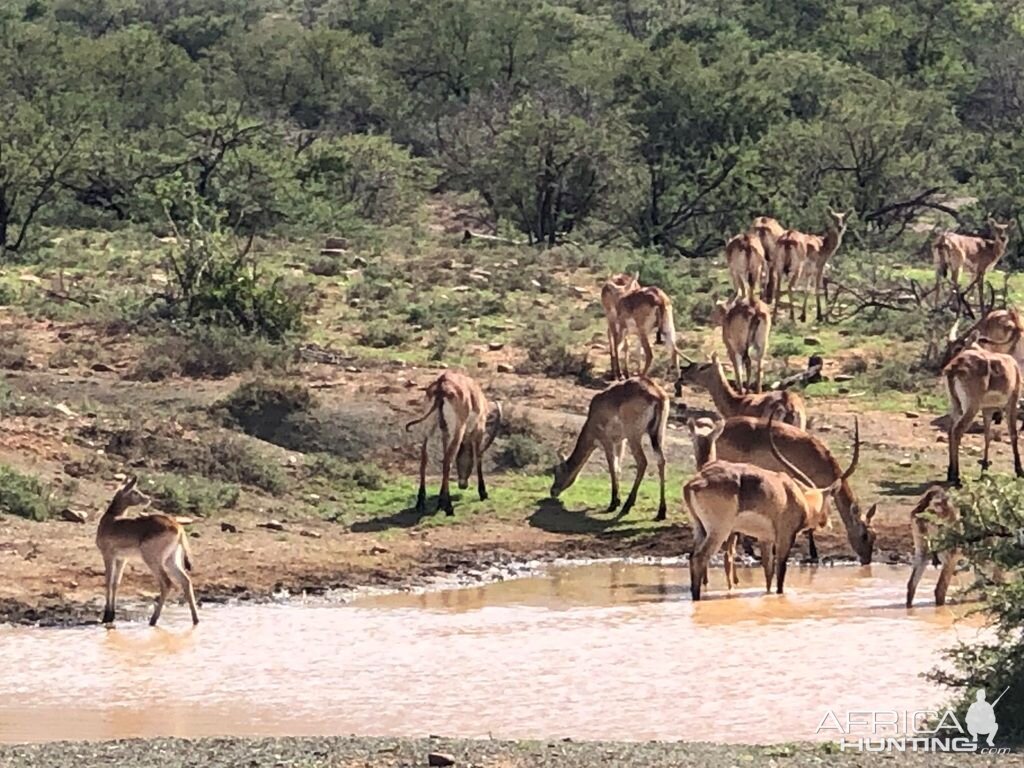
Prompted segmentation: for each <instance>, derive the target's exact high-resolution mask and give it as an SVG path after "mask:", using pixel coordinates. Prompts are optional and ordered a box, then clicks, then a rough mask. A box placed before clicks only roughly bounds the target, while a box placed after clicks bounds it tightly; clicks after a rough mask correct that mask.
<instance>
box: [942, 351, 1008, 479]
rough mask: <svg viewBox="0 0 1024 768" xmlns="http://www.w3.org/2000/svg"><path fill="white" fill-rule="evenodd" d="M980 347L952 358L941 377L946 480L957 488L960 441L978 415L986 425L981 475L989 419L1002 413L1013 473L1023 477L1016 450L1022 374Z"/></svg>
mask: <svg viewBox="0 0 1024 768" xmlns="http://www.w3.org/2000/svg"><path fill="white" fill-rule="evenodd" d="M980 342H981V340H980V339H979V344H976V345H974V346H971V347H968V348H967V349H965V350H963V351H962V352H961V353H960V354H958V355H957V356H956V357H954V358H953V359H952V360H951V361H950V362H949V364H948V365H946V367H945V368H943V369H942V373H943V375H944V376H945V378H946V389H947V391H948V393H949V403H950V416H949V418H950V421H949V467H948V469H947V471H946V479H947V481H948V482H950V483H953V484H955V485H959V484H960V441H961V440H962V439H963V436H964V433H966V432H967V428H968V427H970V425H971V422H973V421H974V418H975V416H977V415H978V411H981V415H982V418H983V420H984V424H985V451H984V455H983V457H982V459H981V468H982V471H984V470H986V469H988V467H989V466H990V464H989V460H988V455H989V443H990V442H991V439H992V418H993V416H994V415H995V414H996V413H998V412H1003V411H1005V413H1006V426H1007V430H1008V431H1009V433H1010V445H1011V447H1012V449H1013V469H1014V472H1016V474H1017V477H1024V468H1022V467H1021V461H1020V451H1019V448H1018V446H1017V402H1018V401H1019V400H1020V395H1021V371H1020V368H1019V367H1018V366H1017V361H1016V360H1014V359H1013V357H1011V356H1010V355H1007V354H1003V353H1002V352H989V351H988V350H985V349H982V348H981V346H980Z"/></svg>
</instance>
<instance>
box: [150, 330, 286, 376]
mask: <svg viewBox="0 0 1024 768" xmlns="http://www.w3.org/2000/svg"><path fill="white" fill-rule="evenodd" d="M293 356H294V349H293V348H291V347H289V346H287V345H284V344H274V343H272V342H269V341H267V340H266V339H263V338H261V337H259V336H254V335H250V334H246V333H244V332H243V331H240V330H238V329H235V328H220V327H217V326H205V325H198V326H191V327H185V328H181V329H177V330H176V331H172V332H169V333H165V334H163V335H158V336H156V337H155V338H154V339H152V340H151V341H150V342H149V343H148V344H147V346H146V349H145V350H144V351H143V352H142V354H141V355H140V356H139V359H138V361H137V362H136V364H135V368H134V370H132V372H131V376H132V378H135V379H141V380H144V381H161V380H163V379H166V378H168V377H170V376H189V377H192V378H206V377H208V378H223V377H225V376H230V375H232V374H234V373H242V372H245V371H252V370H262V371H279V370H283V369H285V368H286V367H287V365H288V363H289V361H290V360H291V359H292V357H293Z"/></svg>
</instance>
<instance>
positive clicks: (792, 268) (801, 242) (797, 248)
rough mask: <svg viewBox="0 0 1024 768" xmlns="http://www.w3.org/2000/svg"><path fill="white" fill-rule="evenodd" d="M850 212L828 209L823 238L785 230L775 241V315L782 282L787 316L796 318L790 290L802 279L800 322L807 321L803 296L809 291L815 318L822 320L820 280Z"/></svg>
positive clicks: (805, 301) (805, 303)
mask: <svg viewBox="0 0 1024 768" xmlns="http://www.w3.org/2000/svg"><path fill="white" fill-rule="evenodd" d="M850 213H852V211H848V212H846V213H836V212H835V211H834V210H832V209H831V208H829V209H828V215H829V219H830V221H829V222H828V224H827V225H826V227H825V234H824V235H809V234H807V233H805V232H800V231H798V230H795V229H787V230H786V231H785V232H784V233H783V234H782V235H781V236H780V237H779V238H778V240H777V241H776V248H777V251H778V258H777V259H776V260H775V262H774V265H773V267H774V268H773V270H772V279H773V280H774V282H775V297H776V302H775V312H776V313H777V312H778V309H779V303H780V300H781V298H782V281H783V279H785V281H786V292H787V293H788V295H789V317H790V319H791V320H794V319H795V318H796V304H795V303H794V300H793V290H794V288H795V287H796V286H797V285H798V284H800V282H801V279H805V280H806V282H807V287H805V290H804V303H803V309H802V310H801V312H800V320H801V321H806V320H807V295H808V292H809V289H810V288H813V289H814V298H815V302H816V304H817V318H818V320H821V319H822V312H821V291H822V288H823V277H824V273H825V265H826V264H827V263H828V260H829V259H830V258H832V256H833V255H834V254H835V252H836V251H837V250H839V246H840V245H841V244H842V242H843V234H845V232H846V218H847V217H848V216H849V215H850Z"/></svg>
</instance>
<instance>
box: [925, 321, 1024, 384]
mask: <svg viewBox="0 0 1024 768" xmlns="http://www.w3.org/2000/svg"><path fill="white" fill-rule="evenodd" d="M959 324H960V321H959V319H958V320H957V322H956V323H954V324H953V327H952V328H951V329H950V331H949V346H948V348H947V350H946V355H945V359H944V360H943V367H945V365H946V364H947V363H949V361H950V360H952V359H953V358H954V357H956V356H957V355H958V354H960V353H961V352H962V351H964V350H965V349H967V348H968V347H970V346H973V345H974V344H977V345H978V346H980V347H981V348H982V349H987V350H988V351H989V352H1002V353H1003V354H1006V355H1010V356H1011V357H1013V359H1014V360H1016V361H1017V367H1018V368H1021V369H1022V370H1024V345H1022V344H1021V343H1020V341H1021V338H1022V336H1024V320H1022V319H1021V316H1020V313H1019V312H1018V311H1017V310H1016V309H993V310H992V311H991V312H989V313H988V314H987V315H985V316H984V317H983V318H982V319H981V320H979V321H978V322H976V323H975V324H974V325H972V326H971V327H970V328H968V329H967V330H966V331H965V332H964V333H963V334H961V335H959V336H958V335H957V327H958V326H959Z"/></svg>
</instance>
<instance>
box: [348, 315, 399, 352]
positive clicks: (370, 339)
mask: <svg viewBox="0 0 1024 768" xmlns="http://www.w3.org/2000/svg"><path fill="white" fill-rule="evenodd" d="M411 336H412V332H411V331H410V329H409V328H408V327H407V326H405V325H400V324H398V323H396V322H395V321H394V320H374V321H372V322H369V323H367V324H366V325H364V326H363V330H361V331H360V332H359V336H358V340H359V343H360V344H362V345H363V346H364V347H372V348H373V349H387V348H388V347H399V346H401V345H402V344H404V343H405V342H407V341H409V339H410V338H411Z"/></svg>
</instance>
